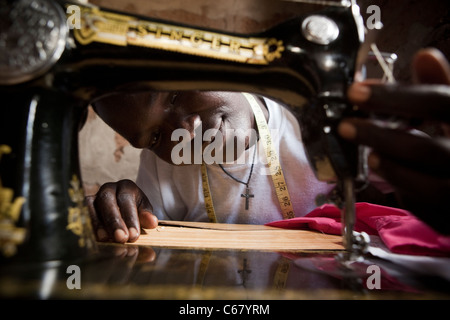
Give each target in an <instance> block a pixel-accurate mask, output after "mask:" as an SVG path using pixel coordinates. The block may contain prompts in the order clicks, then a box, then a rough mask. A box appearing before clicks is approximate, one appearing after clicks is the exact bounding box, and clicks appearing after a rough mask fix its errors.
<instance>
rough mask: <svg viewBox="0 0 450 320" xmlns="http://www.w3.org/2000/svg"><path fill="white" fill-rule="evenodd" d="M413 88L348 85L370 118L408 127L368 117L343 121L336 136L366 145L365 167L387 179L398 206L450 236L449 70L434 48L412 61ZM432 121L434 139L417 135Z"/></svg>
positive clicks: (349, 95)
mask: <svg viewBox="0 0 450 320" xmlns="http://www.w3.org/2000/svg"><path fill="white" fill-rule="evenodd" d="M413 71H414V77H415V80H416V81H415V82H416V84H413V85H397V84H394V85H392V84H379V83H378V84H376V83H374V82H373V81H367V82H363V83H355V84H353V85H352V86H351V87H350V88H349V91H348V98H349V100H350V101H351V102H352V103H353V104H355V105H357V106H358V107H359V108H360V109H361V110H364V111H366V112H368V113H369V114H375V115H382V116H395V117H397V118H400V119H403V120H404V123H406V124H408V127H407V129H408V130H405V128H403V129H395V128H390V127H389V125H386V124H388V123H386V122H384V123H383V125H380V124H379V123H376V122H374V121H373V120H371V119H362V118H361V119H344V120H343V121H342V122H341V123H340V125H339V128H338V131H339V134H340V135H341V136H342V137H343V138H345V139H348V140H351V141H354V142H355V143H357V144H362V145H366V146H369V147H370V148H371V149H372V150H373V151H372V153H371V154H370V155H369V158H368V165H369V168H370V169H371V170H372V171H373V172H374V173H376V174H378V175H380V176H382V177H383V178H384V179H386V180H387V181H389V182H390V183H391V184H392V185H393V186H394V187H395V188H396V191H397V193H398V195H399V197H400V201H401V203H402V205H403V206H404V207H405V208H406V209H408V210H410V211H411V212H413V213H414V214H415V215H417V216H418V217H420V218H421V219H422V220H424V221H425V222H427V223H428V224H429V225H430V226H432V227H433V228H435V229H436V230H437V231H441V232H443V233H449V232H450V201H449V200H450V130H449V128H450V67H449V64H448V62H447V61H446V59H445V57H444V56H443V55H442V54H441V53H440V52H439V51H437V50H434V49H426V50H422V51H420V52H419V53H418V54H417V55H416V57H415V60H414V63H413ZM427 121H432V122H433V123H435V124H437V126H439V128H438V129H439V130H438V131H439V135H434V136H428V135H418V134H414V133H412V132H411V130H410V129H413V128H414V126H416V127H417V125H421V124H423V123H425V122H427Z"/></svg>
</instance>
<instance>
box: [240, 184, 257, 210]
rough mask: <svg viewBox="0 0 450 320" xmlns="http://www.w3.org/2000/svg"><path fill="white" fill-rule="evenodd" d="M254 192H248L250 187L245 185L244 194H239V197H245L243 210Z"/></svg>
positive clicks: (246, 207)
mask: <svg viewBox="0 0 450 320" xmlns="http://www.w3.org/2000/svg"><path fill="white" fill-rule="evenodd" d="M254 197H255V195H254V194H250V188H249V187H248V186H247V188H246V191H245V194H244V193H242V194H241V198H245V210H248V205H249V200H250V198H254Z"/></svg>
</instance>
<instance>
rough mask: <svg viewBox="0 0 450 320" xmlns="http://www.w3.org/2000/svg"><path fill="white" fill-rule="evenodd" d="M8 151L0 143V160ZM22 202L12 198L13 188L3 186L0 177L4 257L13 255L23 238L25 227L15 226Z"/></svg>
mask: <svg viewBox="0 0 450 320" xmlns="http://www.w3.org/2000/svg"><path fill="white" fill-rule="evenodd" d="M9 153H11V148H10V147H9V146H7V145H4V144H2V145H0V160H1V158H2V156H3V155H4V154H9ZM24 203H25V198H24V197H16V198H14V190H13V189H10V188H4V187H3V184H2V180H1V179H0V251H1V252H2V253H3V255H4V256H5V257H11V256H13V255H14V254H15V253H16V252H17V245H19V244H21V243H22V242H23V241H24V240H25V235H26V229H25V228H19V227H17V226H16V223H17V221H18V220H19V216H20V212H21V210H22V206H23V204H24Z"/></svg>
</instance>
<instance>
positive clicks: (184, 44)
mask: <svg viewBox="0 0 450 320" xmlns="http://www.w3.org/2000/svg"><path fill="white" fill-rule="evenodd" d="M80 20H81V26H80V28H75V29H74V36H75V39H76V40H77V41H78V43H80V44H81V45H88V44H90V43H92V42H100V43H107V44H112V45H116V46H129V45H130V46H140V47H147V48H153V49H160V50H165V51H172V52H180V53H184V54H190V55H197V56H202V57H208V58H214V59H220V60H228V61H236V62H240V63H248V64H261V65H264V64H268V63H270V62H272V61H274V60H275V59H279V58H281V53H282V52H283V51H284V49H285V48H284V46H283V41H282V40H278V39H275V38H265V37H240V36H231V35H226V34H222V33H219V32H213V31H206V30H199V29H195V28H189V27H181V26H176V25H171V24H167V23H160V22H153V21H145V20H139V19H136V18H134V17H131V16H127V15H123V14H118V13H113V12H108V11H103V10H101V9H100V8H98V7H95V6H89V7H81V14H80Z"/></svg>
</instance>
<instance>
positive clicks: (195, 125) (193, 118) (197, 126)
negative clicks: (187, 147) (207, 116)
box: [180, 114, 202, 139]
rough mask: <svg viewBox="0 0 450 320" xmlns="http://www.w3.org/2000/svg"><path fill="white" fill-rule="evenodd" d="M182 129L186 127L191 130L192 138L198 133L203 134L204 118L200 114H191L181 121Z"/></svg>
mask: <svg viewBox="0 0 450 320" xmlns="http://www.w3.org/2000/svg"><path fill="white" fill-rule="evenodd" d="M180 129H185V130H187V131H188V132H189V134H190V136H191V139H194V137H195V136H196V135H199V134H200V135H201V134H202V120H201V118H200V116H199V115H198V114H190V115H187V116H185V117H183V119H182V120H181V121H180Z"/></svg>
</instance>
